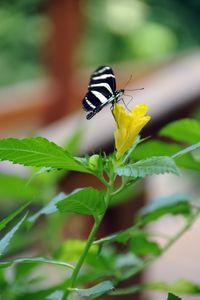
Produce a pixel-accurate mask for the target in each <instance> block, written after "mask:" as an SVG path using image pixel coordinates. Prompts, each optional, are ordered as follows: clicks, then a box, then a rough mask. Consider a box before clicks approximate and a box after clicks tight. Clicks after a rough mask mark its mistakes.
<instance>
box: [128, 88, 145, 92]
mask: <svg viewBox="0 0 200 300" xmlns="http://www.w3.org/2000/svg"><path fill="white" fill-rule="evenodd" d="M141 90H144V88H143V87H142V88H137V89H132V90H127V89H125V91H128V92H132V91H141Z"/></svg>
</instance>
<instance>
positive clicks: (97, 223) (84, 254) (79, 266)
mask: <svg viewBox="0 0 200 300" xmlns="http://www.w3.org/2000/svg"><path fill="white" fill-rule="evenodd" d="M101 220H102V218H101V219H100V220H98V221H95V223H94V226H93V228H92V230H91V232H90V235H89V237H88V240H87V244H86V246H85V249H84V251H83V253H82V255H81V256H80V258H79V261H78V263H77V264H76V267H75V269H74V272H73V274H72V277H71V288H73V287H74V285H75V282H76V278H77V276H78V273H79V271H80V269H81V266H82V264H83V262H84V260H85V258H86V256H87V254H88V251H89V249H90V247H91V245H92V243H93V241H94V239H95V235H96V232H97V230H98V228H99V225H100V223H101Z"/></svg>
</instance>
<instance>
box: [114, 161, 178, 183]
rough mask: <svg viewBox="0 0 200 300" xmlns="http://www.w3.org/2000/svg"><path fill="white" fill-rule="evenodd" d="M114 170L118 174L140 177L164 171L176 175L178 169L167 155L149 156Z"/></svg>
mask: <svg viewBox="0 0 200 300" xmlns="http://www.w3.org/2000/svg"><path fill="white" fill-rule="evenodd" d="M115 171H116V173H117V174H118V175H119V176H128V177H140V178H143V177H146V176H150V175H153V174H164V173H174V174H176V175H178V169H177V167H176V164H175V162H174V160H173V159H172V158H171V157H168V156H154V157H150V158H147V159H145V160H141V161H138V162H136V163H134V164H130V165H127V166H125V167H118V168H116V170H115Z"/></svg>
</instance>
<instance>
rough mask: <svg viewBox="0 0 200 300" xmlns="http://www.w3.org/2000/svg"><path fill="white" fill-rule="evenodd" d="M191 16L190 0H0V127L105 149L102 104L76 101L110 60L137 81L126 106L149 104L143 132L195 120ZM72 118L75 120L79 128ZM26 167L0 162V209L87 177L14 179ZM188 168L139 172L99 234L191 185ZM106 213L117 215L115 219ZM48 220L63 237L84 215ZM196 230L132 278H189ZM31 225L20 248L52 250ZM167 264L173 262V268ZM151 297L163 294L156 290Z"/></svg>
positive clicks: (195, 43) (196, 38)
mask: <svg viewBox="0 0 200 300" xmlns="http://www.w3.org/2000/svg"><path fill="white" fill-rule="evenodd" d="M199 16H200V2H199V1H198V0H191V1H187V0H184V1H183V0H182V1H181V0H173V1H172V0H168V1H166V0H143V1H137V0H124V1H120V0H101V1H98V0H82V1H81V0H57V1H50V0H9V1H6V0H1V1H0V70H1V72H0V137H1V138H3V137H10V136H13V137H25V136H35V135H42V136H46V137H47V138H49V139H51V140H53V141H55V142H57V143H59V144H61V145H64V144H65V145H66V144H67V143H68V146H69V145H70V147H71V146H73V147H72V148H73V152H74V153H76V154H81V155H83V154H85V153H94V152H95V151H98V150H99V149H104V150H105V151H107V152H110V151H112V149H113V147H114V146H113V130H114V126H115V124H114V122H113V119H112V115H111V114H110V109H109V108H108V109H105V110H104V111H102V112H101V113H99V114H98V115H97V116H95V118H93V119H92V120H91V121H89V122H88V121H85V115H84V112H82V108H81V107H82V104H81V101H82V99H83V97H84V95H85V93H86V90H87V85H88V80H89V76H90V74H91V72H92V71H93V70H94V69H95V68H97V67H98V66H99V65H105V64H108V65H110V66H112V67H113V69H114V72H115V74H116V80H117V87H118V88H124V86H125V85H126V83H127V82H128V80H129V79H130V77H131V75H132V78H131V80H130V81H129V83H128V88H129V89H130V88H139V87H144V91H138V92H134V93H133V92H129V94H130V95H131V96H133V98H134V101H132V102H131V103H130V106H133V105H135V103H146V104H148V105H149V107H150V115H151V116H152V121H151V123H150V125H149V126H147V128H146V129H145V130H144V131H143V135H144V136H147V135H152V136H154V135H155V134H156V132H158V130H159V129H160V128H161V127H162V126H163V125H165V124H166V123H167V122H169V121H173V120H176V119H180V118H185V117H192V118H195V119H197V120H200V108H199V104H200V101H199V99H200V84H199V80H200V52H199V47H200V35H199V28H200V18H199ZM99 124H101V126H99ZM80 127H81V128H82V127H83V128H84V129H83V131H81V132H80ZM31 172H33V171H32V170H30V171H29V172H28V174H27V170H25V169H23V168H19V167H16V166H12V165H10V164H8V163H3V164H1V165H0V177H1V178H0V181H1V185H0V198H1V202H0V211H1V212H0V214H1V217H3V216H4V215H6V214H8V213H9V211H10V210H11V211H12V210H13V209H14V208H15V207H17V206H18V205H19V203H22V202H26V201H28V200H32V201H33V203H34V204H33V209H35V210H37V209H38V208H40V207H41V206H42V205H44V204H45V203H47V202H48V201H49V200H51V199H52V197H53V196H54V195H55V194H56V192H57V191H59V190H65V191H66V192H69V191H71V190H72V189H73V188H75V187H77V185H74V182H76V184H77V182H79V183H80V186H85V185H88V184H91V178H89V177H87V176H85V175H84V178H83V176H82V175H79V174H74V173H72V174H71V173H70V174H68V176H65V174H62V176H61V177H59V176H57V175H56V176H51V175H50V176H47V177H48V178H47V177H45V178H44V177H42V176H41V177H40V178H39V179H38V180H36V182H35V183H34V184H35V185H34V186H31V187H30V186H29V187H28V188H27V189H24V188H23V189H21V190H20V188H19V186H20V185H19V182H21V183H22V184H24V183H26V182H27V178H29V176H30V174H32V173H31ZM190 172H192V171H190ZM189 174H190V175H191V173H189ZM6 176H8V177H10V178H12V179H13V182H15V188H13V191H12V192H10V194H9V193H8V191H6V188H5V187H6V182H7V181H6V180H7V178H6ZM186 176H188V173H187V175H186ZM17 178H18V179H17ZM191 178H192V180H191V183H189V182H188V180H187V181H184V178H183V179H182V180H181V179H178V180H177V182H176V181H175V178H174V177H173V176H169V175H167V176H161V178H159V179H158V176H157V177H156V178H154V177H151V178H149V179H147V180H146V181H145V182H144V183H143V185H142V187H140V188H138V190H137V192H135V194H136V195H135V197H136V201H135V202H134V204H133V203H132V202H130V201H129V202H126V203H125V204H119V205H116V206H114V207H112V208H111V209H110V212H109V218H108V219H107V220H105V224H104V227H103V228H102V233H101V234H109V233H111V232H113V231H116V230H119V229H121V228H124V227H126V226H129V225H130V224H132V223H131V222H132V220H133V218H132V216H133V213H134V212H135V211H136V210H137V208H138V207H140V206H141V205H142V204H144V203H145V201H149V200H150V199H152V198H154V197H157V196H162V195H165V194H166V193H167V192H168V189H169V186H170V189H171V192H177V191H190V190H191V189H193V188H194V182H196V180H197V176H196V174H195V175H194V174H193V173H192V175H191ZM193 178H195V179H194V180H193ZM2 180H4V181H2ZM16 180H18V181H16ZM197 181H198V180H197ZM3 182H4V183H3ZM92 184H93V185H94V186H95V185H96V186H98V183H97V182H92ZM172 186H173V188H172ZM50 187H51V188H50ZM195 188H196V185H195ZM34 189H35V190H34ZM38 191H40V197H39V196H38V195H39V192H38ZM41 191H42V192H41ZM41 195H42V196H41ZM121 211H123V214H121V213H120V212H121ZM126 216H128V217H126ZM83 219H84V220H83ZM114 220H118V221H116V222H115V223H116V224H115V225H113V223H114ZM180 222H181V221H180V220H178V219H177V220H175V221H172V220H171V219H170V218H169V219H165V220H162V222H161V223H160V224H159V225H158V226H159V227H163V228H168V229H169V232H173V230H175V229H176V227H177V226H179V225H180ZM41 223H42V222H41ZM47 223H48V226H49V224H50V223H51V224H54V225H52V226H51V227H49V228H48V226H46V227H45V231H44V232H45V234H47V232H49V233H50V230H52V228H54V230H55V237H56V235H57V232H56V230H58V231H59V236H60V239H62V238H63V237H65V238H67V237H68V236H72V237H74V236H76V237H81V236H86V235H87V232H88V228H89V227H90V225H91V220H90V219H88V220H85V218H81V217H73V219H72V221H71V223H70V228H69V227H68V226H67V225H66V222H64V220H58V218H52V219H51V221H47ZM83 223H84V224H85V226H84V227H83V226H82V224H83ZM55 224H57V225H56V226H55ZM39 225H40V226H42V225H43V223H42V224H39ZM39 225H38V226H39ZM66 227H67V229H66ZM42 228H43V227H42ZM50 228H51V229H50ZM83 228H84V229H83ZM48 230H49V231H48ZM155 230H156V228H155ZM199 231H200V223H199V224H197V225H195V227H194V229H193V230H192V231H190V233H189V236H188V237H187V236H186V237H184V238H183V239H182V240H181V241H179V242H178V243H177V244H176V246H174V247H173V249H171V250H170V251H169V253H168V254H167V255H165V256H164V257H163V258H161V259H160V260H159V261H158V262H157V263H156V264H154V265H153V266H152V267H151V268H149V271H148V272H146V273H145V274H143V276H142V278H140V279H139V280H149V279H151V280H153V279H155V280H168V281H170V280H175V279H176V278H179V277H184V276H187V278H188V279H191V280H194V281H197V282H198V281H199V276H200V271H199V269H200V268H199V266H198V265H197V261H198V257H197V254H198V253H199V251H200V248H198V247H200V246H198V245H196V240H197V237H198V235H199ZM36 232H37V230H35V235H34V234H33V237H32V239H31V240H29V241H26V239H24V245H25V249H28V251H31V252H34V251H35V250H37V251H38V249H45V248H47V249H50V250H51V251H52V250H56V249H55V248H56V247H55V245H53V243H52V242H51V243H50V244H51V245H41V236H43V235H44V232H43V233H41V234H40V235H41V236H39V237H38V235H37V234H36ZM35 241H36V242H35ZM43 243H44V241H43ZM44 244H45V243H44ZM33 245H34V247H33ZM15 246H16V249H20V247H19V245H15ZM21 246H22V245H21ZM185 257H187V259H185ZM170 265H171V268H172V267H174V266H175V265H177V267H175V268H174V270H173V274H171V271H170V270H171V268H170V267H169V266H170ZM152 297H153V298H152V299H164V298H163V295H158V294H156V295H153V296H152ZM156 297H157V298H156ZM124 299H125V298H124ZM127 299H129V298H128V297H127ZM130 299H131V298H130ZM187 299H189V297H188V298H187ZM191 299H194V297H193V298H191Z"/></svg>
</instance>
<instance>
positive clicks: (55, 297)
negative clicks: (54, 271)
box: [46, 291, 64, 300]
mask: <svg viewBox="0 0 200 300" xmlns="http://www.w3.org/2000/svg"><path fill="white" fill-rule="evenodd" d="M63 295H64V292H63V291H55V292H53V293H52V294H50V295H49V296H48V297H47V298H46V299H47V300H62V297H63Z"/></svg>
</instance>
